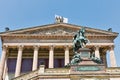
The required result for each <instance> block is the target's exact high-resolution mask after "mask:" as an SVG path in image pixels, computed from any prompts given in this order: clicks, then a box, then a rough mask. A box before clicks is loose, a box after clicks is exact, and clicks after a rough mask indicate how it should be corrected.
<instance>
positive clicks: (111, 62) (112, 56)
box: [110, 46, 117, 67]
mask: <svg viewBox="0 0 120 80" xmlns="http://www.w3.org/2000/svg"><path fill="white" fill-rule="evenodd" d="M110 64H111V67H117V64H116V59H115V54H114V46H111V48H110Z"/></svg>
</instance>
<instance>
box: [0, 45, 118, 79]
mask: <svg viewBox="0 0 120 80" xmlns="http://www.w3.org/2000/svg"><path fill="white" fill-rule="evenodd" d="M33 48H34V53H33V54H34V55H33V65H32V70H36V69H37V65H38V51H39V48H40V46H37V45H35V46H33ZM99 48H100V47H99V46H95V57H98V58H100V53H99ZM23 49H24V46H22V45H20V46H18V55H17V63H16V70H15V77H17V76H19V75H20V71H21V64H22V63H21V62H22V53H23ZM64 50H65V51H64V54H65V56H64V58H65V62H64V63H65V65H67V63H69V62H70V61H69V58H70V57H69V46H68V45H66V46H65V49H64ZM6 55H7V46H3V48H2V56H1V63H0V80H2V76H3V72H4V66H5V60H6ZM110 60H111V61H110V62H111V67H116V66H117V65H116V60H115V55H114V46H111V47H110ZM49 68H54V45H51V46H49Z"/></svg>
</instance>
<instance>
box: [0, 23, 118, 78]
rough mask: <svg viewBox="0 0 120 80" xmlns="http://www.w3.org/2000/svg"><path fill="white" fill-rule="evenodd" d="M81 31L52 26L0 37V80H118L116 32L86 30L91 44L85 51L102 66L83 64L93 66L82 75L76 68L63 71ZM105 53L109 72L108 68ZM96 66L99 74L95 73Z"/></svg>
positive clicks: (62, 24)
mask: <svg viewBox="0 0 120 80" xmlns="http://www.w3.org/2000/svg"><path fill="white" fill-rule="evenodd" d="M81 28H82V26H78V25H73V24H68V23H55V24H48V25H42V26H36V27H32V28H26V29H19V30H13V31H6V32H2V33H0V36H1V41H2V56H1V63H0V64H1V65H0V80H10V79H13V80H120V68H119V67H117V64H116V60H115V55H114V39H115V38H116V37H117V36H118V33H116V32H111V31H105V30H100V29H94V28H89V27H85V30H86V33H85V36H86V37H87V38H88V39H89V40H90V43H88V44H87V45H86V47H87V48H89V49H90V50H91V51H90V54H92V53H94V54H95V57H98V58H100V59H101V60H102V64H95V63H93V64H92V62H89V61H88V62H85V63H83V64H84V65H81V66H85V65H88V64H89V63H90V65H89V66H91V65H92V66H91V67H89V68H91V69H90V70H89V69H88V68H87V70H83V69H82V71H81V70H75V67H76V65H74V66H72V67H65V65H67V64H68V63H70V61H71V59H72V57H73V55H74V53H73V43H72V40H73V36H74V35H75V33H76V32H77V31H78V30H79V29H81ZM107 51H109V54H110V62H111V67H110V68H108V67H107V60H106V54H107ZM96 66H98V67H100V69H101V70H95V67H96ZM101 66H102V67H101ZM93 67H94V69H93V70H92V68H93ZM98 67H97V68H98ZM83 68H84V67H83Z"/></svg>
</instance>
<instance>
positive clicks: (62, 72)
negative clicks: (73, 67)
mask: <svg viewBox="0 0 120 80" xmlns="http://www.w3.org/2000/svg"><path fill="white" fill-rule="evenodd" d="M45 73H49V74H50V73H51V74H54V73H55V74H69V73H70V69H69V68H68V69H66V68H57V69H46V70H45Z"/></svg>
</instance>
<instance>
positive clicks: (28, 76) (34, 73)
mask: <svg viewBox="0 0 120 80" xmlns="http://www.w3.org/2000/svg"><path fill="white" fill-rule="evenodd" d="M35 76H38V70H35V71H32V72H29V73H26V74H23V75H21V76H19V77H16V78H13V79H12V80H28V79H32V78H33V77H35Z"/></svg>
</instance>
